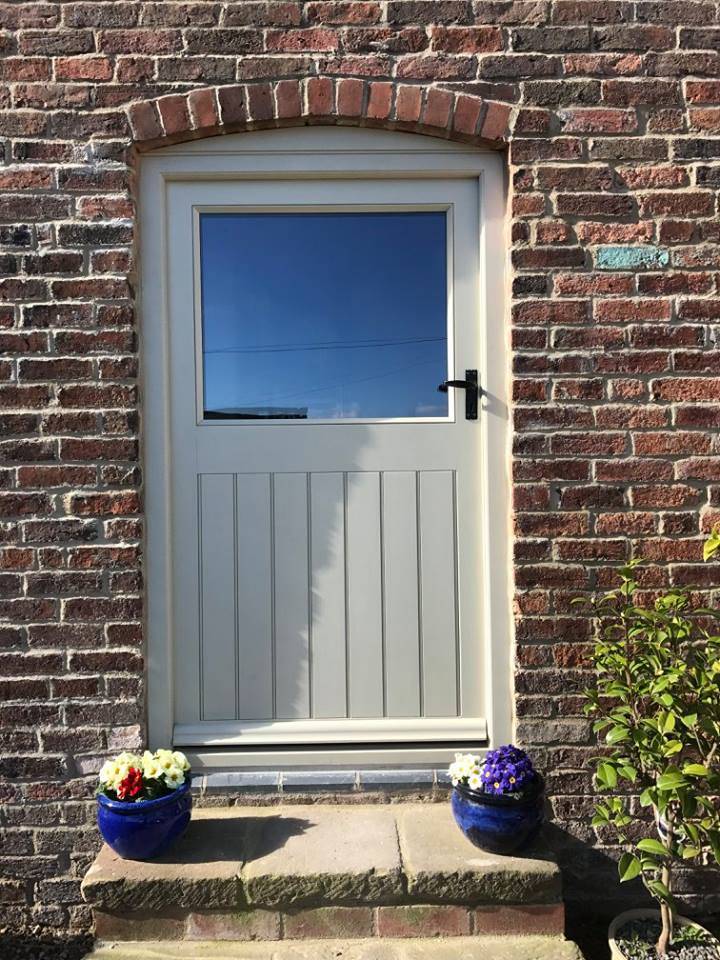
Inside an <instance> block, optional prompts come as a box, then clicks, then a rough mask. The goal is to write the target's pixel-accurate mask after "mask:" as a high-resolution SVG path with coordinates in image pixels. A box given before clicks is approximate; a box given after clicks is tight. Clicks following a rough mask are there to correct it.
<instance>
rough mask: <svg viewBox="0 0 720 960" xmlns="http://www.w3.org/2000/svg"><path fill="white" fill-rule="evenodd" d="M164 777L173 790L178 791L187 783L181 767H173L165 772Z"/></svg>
mask: <svg viewBox="0 0 720 960" xmlns="http://www.w3.org/2000/svg"><path fill="white" fill-rule="evenodd" d="M163 775H164V777H165V783H166V784H167V785H168V787H170V789H171V790H177V788H178V787H181V786H182V785H183V783H185V774H184V773H183V771H182V770H181V769H180V767H171V768H170V769H169V770H165V771H164V774H163Z"/></svg>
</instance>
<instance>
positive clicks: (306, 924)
mask: <svg viewBox="0 0 720 960" xmlns="http://www.w3.org/2000/svg"><path fill="white" fill-rule="evenodd" d="M283 933H284V936H285V938H286V939H290V940H295V939H318V940H322V939H327V938H337V939H344V938H351V939H352V938H364V937H371V936H372V935H373V911H372V908H371V907H317V908H315V909H307V910H297V911H293V912H292V913H286V914H284V916H283Z"/></svg>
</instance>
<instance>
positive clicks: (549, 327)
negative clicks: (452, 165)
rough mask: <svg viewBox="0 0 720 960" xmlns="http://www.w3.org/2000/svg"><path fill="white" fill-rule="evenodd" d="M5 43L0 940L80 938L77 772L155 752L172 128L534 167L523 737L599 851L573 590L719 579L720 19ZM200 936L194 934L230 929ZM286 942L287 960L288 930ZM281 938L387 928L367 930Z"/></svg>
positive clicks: (526, 241) (527, 11) (192, 18)
mask: <svg viewBox="0 0 720 960" xmlns="http://www.w3.org/2000/svg"><path fill="white" fill-rule="evenodd" d="M0 28H1V29H0V81H1V84H0V86H2V89H0V135H2V137H3V140H4V142H5V164H4V166H3V167H2V169H0V192H2V196H1V197H0V221H4V222H0V352H2V358H1V359H0V408H1V409H2V415H1V416H0V433H2V440H0V514H2V515H3V516H2V524H3V533H4V534H5V537H4V546H3V548H2V549H1V550H0V604H1V606H0V614H1V615H2V617H3V619H4V621H5V622H4V623H3V625H2V627H0V649H1V650H2V652H3V655H7V656H8V657H9V658H10V659H8V660H7V669H6V670H5V672H4V674H3V680H2V681H0V698H2V700H3V703H2V704H1V705H0V724H1V725H2V728H3V729H2V731H1V732H0V749H1V750H2V751H3V752H4V753H7V754H9V755H10V757H11V762H10V766H9V767H7V768H6V769H4V770H3V772H4V773H10V774H11V775H12V776H13V777H14V778H16V780H15V781H13V782H12V783H11V782H10V781H9V780H7V779H5V780H3V782H2V783H1V784H0V800H2V801H3V802H4V801H5V800H6V799H7V798H8V797H11V799H12V804H8V803H6V804H5V807H4V808H3V827H4V833H3V842H5V843H6V846H8V856H7V857H6V858H4V859H3V861H2V863H1V864H0V866H1V867H2V868H3V872H4V873H5V874H6V875H7V876H8V879H7V880H5V881H3V883H2V884H0V902H2V905H3V916H2V917H1V918H0V920H2V922H3V923H4V922H6V920H7V918H8V917H11V919H13V922H20V918H21V917H22V918H24V919H23V920H22V922H23V923H25V925H31V924H40V925H41V926H46V927H50V926H52V925H53V924H56V925H60V926H62V925H65V926H67V925H68V924H74V925H76V926H77V927H78V928H79V929H86V928H87V926H88V924H89V922H90V920H89V916H88V914H87V912H83V911H84V908H83V907H81V906H80V904H79V903H78V890H77V880H78V876H79V874H80V873H81V871H82V869H83V867H84V865H85V864H86V863H87V859H88V847H87V842H88V841H87V834H86V832H85V824H86V823H87V822H88V817H89V816H91V807H88V808H87V809H86V807H85V802H86V798H87V799H88V800H89V799H90V794H91V788H90V784H89V781H87V780H83V779H82V778H80V779H78V778H77V777H76V773H77V772H83V773H84V772H85V771H88V770H91V767H92V764H94V763H95V758H96V757H97V758H98V759H99V757H100V755H101V754H102V752H103V750H105V749H106V750H113V749H117V750H119V749H122V748H123V746H124V745H125V744H129V745H130V746H132V748H135V747H136V746H137V747H140V746H142V737H143V732H144V731H143V730H142V729H141V727H140V726H139V724H140V723H141V720H142V716H141V707H140V704H141V703H142V702H143V701H146V700H147V696H148V691H147V689H146V687H145V681H144V678H143V672H142V660H141V651H142V650H143V646H144V642H145V636H144V623H143V619H142V609H143V600H144V596H143V592H142V591H143V587H142V578H141V569H142V564H143V552H142V548H141V544H142V533H143V521H144V517H143V504H142V502H141V498H140V490H141V482H142V471H141V459H140V450H139V445H138V431H139V424H140V422H141V417H142V415H143V414H144V411H143V408H142V396H141V393H140V391H139V389H138V369H139V364H138V360H139V352H140V351H142V342H139V341H138V337H137V334H136V331H137V329H138V321H139V319H140V318H139V317H138V316H137V315H136V310H135V306H134V298H135V296H136V295H137V293H138V286H137V284H138V278H137V276H136V275H135V265H136V264H135V259H136V248H135V247H134V246H133V245H134V243H135V241H136V240H137V239H138V237H140V242H141V243H142V236H141V235H140V234H139V233H138V232H137V231H136V229H135V217H136V211H135V209H134V206H133V204H132V202H131V198H132V197H134V196H135V179H136V175H137V172H138V167H140V168H141V167H142V162H143V161H142V159H141V158H140V159H138V158H137V157H136V156H135V151H134V145H137V147H139V148H140V149H143V148H147V147H154V146H156V145H159V144H160V143H162V142H163V140H164V139H165V137H166V135H167V136H169V137H170V138H171V139H172V141H181V140H185V139H195V138H198V136H199V135H205V134H207V135H211V134H216V133H223V132H228V133H230V132H233V131H235V130H243V129H245V128H246V126H247V125H250V126H252V125H253V124H256V125H259V126H275V125H283V126H285V125H288V124H293V123H303V122H307V121H308V120H311V121H313V122H320V123H331V122H334V121H335V120H338V121H339V122H342V123H345V124H352V125H364V124H367V125H372V126H388V127H391V128H392V127H394V126H397V127H398V128H400V129H404V130H416V131H417V130H418V129H422V130H424V132H426V133H432V134H434V135H436V136H441V137H445V138H450V139H457V140H461V141H468V140H470V141H472V142H475V143H477V142H484V143H486V144H489V145H490V146H493V147H497V146H500V145H502V144H503V143H504V142H508V143H509V154H508V156H507V164H508V167H509V169H508V177H507V179H508V183H509V184H510V186H509V194H510V196H509V197H508V209H509V211H510V212H509V220H510V222H509V224H508V231H507V237H508V245H509V247H510V257H509V259H510V267H509V269H508V274H509V276H508V278H507V280H508V283H507V288H508V291H511V295H512V296H511V297H510V296H509V297H508V303H507V305H506V308H505V313H506V318H507V323H508V328H509V329H508V337H507V339H508V340H509V341H510V340H511V341H512V356H511V357H508V359H507V365H508V368H510V367H512V372H513V383H512V396H513V430H514V433H513V437H512V449H513V453H512V456H513V462H512V475H513V478H514V479H513V483H514V488H513V490H512V499H513V504H514V510H515V517H514V523H515V534H514V542H513V544H512V552H513V556H514V564H515V569H514V580H515V585H516V596H515V605H516V612H517V615H518V616H517V625H516V634H515V635H516V641H517V661H518V665H519V668H520V670H519V673H518V680H517V685H516V694H517V695H516V701H515V707H516V713H517V716H518V722H517V729H516V736H518V737H521V738H524V740H525V742H526V744H527V745H528V746H529V747H530V749H531V750H533V752H534V753H535V754H536V756H537V758H538V761H539V763H541V764H544V766H545V769H546V772H547V774H548V784H549V787H550V790H551V793H552V794H553V798H552V804H553V810H554V812H555V815H556V817H558V818H560V820H561V822H562V828H563V830H567V831H569V832H571V833H574V834H575V835H576V837H577V838H580V837H581V836H582V837H585V836H586V835H587V826H586V820H587V817H588V815H589V814H588V811H589V809H590V806H589V798H588V796H587V793H588V791H589V790H590V785H589V783H588V781H587V775H586V769H585V767H586V764H587V759H588V757H589V756H591V755H592V752H593V749H594V748H593V747H592V745H591V741H590V739H589V734H590V731H589V726H588V723H587V721H586V720H585V719H584V718H583V717H582V716H581V700H580V697H579V695H578V689H579V686H580V676H581V674H582V672H583V671H585V670H586V669H587V665H588V661H587V656H588V649H589V648H588V645H587V640H588V633H587V625H586V624H584V623H583V626H581V625H580V624H579V622H578V620H577V619H576V618H575V617H574V616H573V615H572V614H570V613H568V611H569V610H570V601H571V599H572V596H573V595H574V594H575V593H577V592H579V591H584V590H587V589H589V588H590V587H591V586H600V587H602V586H604V585H607V586H608V587H609V586H611V585H613V580H612V574H611V571H610V568H611V567H612V566H613V565H615V564H616V563H617V562H618V561H619V560H620V559H623V558H624V557H625V556H626V555H628V553H627V545H628V542H629V541H630V540H632V541H633V543H632V549H633V552H634V553H635V554H637V555H640V554H644V555H645V556H647V557H648V558H650V559H651V560H652V565H651V568H650V571H649V572H648V573H647V574H646V575H647V576H651V579H650V580H649V581H648V587H649V589H652V588H657V587H659V586H662V585H663V584H665V583H669V582H670V577H671V573H672V578H673V582H676V583H682V582H688V583H690V582H694V583H700V584H701V585H702V586H707V587H709V588H713V587H717V585H718V580H719V578H718V571H717V568H713V567H711V566H710V565H707V566H702V565H701V563H699V562H698V561H699V553H698V547H699V544H700V543H701V535H702V532H703V531H706V530H707V529H709V527H708V524H709V523H710V522H711V520H712V518H713V517H714V516H717V515H720V484H718V482H717V475H718V469H719V466H718V457H717V449H718V447H717V440H716V436H717V431H718V429H719V428H720V413H718V410H719V407H720V405H719V404H718V400H719V399H720V388H719V387H718V380H719V378H720V350H717V349H716V348H715V346H716V345H715V343H714V339H713V338H714V327H715V325H716V324H717V320H718V318H719V315H720V307H719V306H718V304H719V303H720V300H719V298H718V286H717V274H718V271H719V270H720V228H718V225H717V212H718V210H717V200H716V196H717V191H718V189H720V82H719V81H718V80H717V76H718V74H719V73H720V40H719V39H718V37H720V27H718V21H717V10H716V4H715V3H714V2H712V0H692V2H690V3H686V2H682V0H640V2H632V0H605V2H602V0H473V2H472V3H471V2H470V0H389V2H388V3H387V4H385V5H383V4H381V3H379V2H377V0H310V2H308V3H306V4H304V5H302V4H298V3H295V2H289V0H287V2H286V0H276V2H272V3H267V2H265V0H242V2H235V0H231V2H228V3H219V2H209V3H208V2H200V0H179V2H174V3H167V2H152V0H151V2H140V0H118V2H115V3H103V2H97V3H96V2H82V3H75V2H72V3H35V2H32V3H25V4H17V3H5V4H2V5H0ZM428 143H429V144H430V145H432V141H428ZM503 156H504V155H503ZM365 266H366V269H367V270H372V264H371V263H370V265H369V266H368V265H367V264H366V265H365ZM141 282H143V281H142V280H141ZM141 320H142V323H143V324H146V323H147V322H148V318H145V317H143V318H141ZM501 362H504V361H501ZM701 515H702V524H701V523H700V519H699V518H700V516H701ZM668 564H669V565H670V568H669V567H668ZM670 570H671V572H670ZM108 618H110V619H108ZM18 670H25V671H27V673H26V674H22V673H19V672H17V671H18ZM66 670H72V671H74V672H72V673H66V672H65V671H66ZM43 671H44V672H43ZM581 770H582V771H583V772H582V773H580V771H581ZM13 791H14V792H13ZM71 808H72V809H71ZM61 809H62V810H64V811H65V812H64V813H63V819H62V821H61V820H60V811H61ZM80 809H82V810H86V812H85V813H82V814H80V813H75V812H74V811H75V810H80ZM41 810H42V811H43V812H42V813H41V812H39V811H41ZM7 811H25V812H24V813H23V812H20V813H15V812H11V813H9V812H7ZM13 818H14V819H13ZM29 830H37V831H39V834H38V837H37V844H36V847H35V848H34V849H30V848H28V836H29V834H28V831H29ZM40 833H41V834H42V836H40ZM6 837H7V840H6ZM592 840H593V842H594V840H595V838H594V837H593V838H592ZM574 842H577V841H574ZM73 848H74V849H73ZM575 849H576V848H575ZM11 850H12V851H14V852H13V853H10V851H11ZM21 850H22V851H24V852H22V853H21V852H20V851H21ZM42 851H47V852H46V853H43V852H42ZM55 851H57V853H56V852H55ZM566 859H568V857H566ZM570 876H571V878H572V881H573V882H572V884H571V886H572V893H573V898H576V899H577V900H578V902H580V901H583V899H585V901H586V902H592V903H593V905H594V904H595V902H596V898H595V899H593V898H592V897H588V896H587V891H586V890H585V889H584V887H583V883H584V880H583V879H582V878H581V880H580V881H578V872H577V870H575V869H574V867H573V865H572V864H571V874H570ZM576 888H577V890H576ZM700 902H701V901H700V900H699V899H698V898H697V896H696V899H695V900H693V901H692V903H691V908H692V909H691V912H694V913H697V914H698V915H700V914H702V912H703V910H702V909H700V908H699V906H698V905H699V904H700ZM704 902H705V903H706V904H709V903H710V902H711V898H709V897H706V899H705V901H704ZM712 902H713V903H714V904H715V907H717V904H718V901H717V897H715V900H714V901H712ZM382 909H383V910H384V911H386V912H385V913H384V915H383V916H378V917H377V918H376V919H375V922H376V923H377V924H378V925H380V924H384V925H386V926H387V928H388V930H389V931H392V930H395V931H399V930H408V929H409V926H408V924H409V923H410V920H411V919H413V918H414V919H415V920H417V921H418V922H420V921H422V922H421V923H420V927H422V926H423V924H425V927H424V929H426V930H428V931H429V933H439V934H442V933H456V932H459V931H462V932H469V931H471V932H476V933H495V934H504V933H506V932H508V931H511V932H518V931H522V932H526V933H540V934H545V933H553V934H556V933H559V932H561V929H562V928H561V923H562V918H561V917H560V916H559V915H556V914H555V913H553V911H552V909H550V908H545V907H539V908H534V909H533V910H532V911H523V912H522V913H518V912H517V909H518V908H503V909H502V910H497V909H496V908H492V909H490V908H479V909H478V910H477V911H474V912H473V919H472V924H471V923H470V920H469V918H468V916H467V915H466V914H463V913H457V914H455V913H444V914H442V915H441V914H439V913H437V908H435V907H432V908H423V909H424V912H423V911H421V912H420V913H417V909H416V912H415V913H414V914H413V915H412V917H411V914H410V913H408V911H407V910H405V909H403V908H400V907H384V908H382ZM452 909H453V910H455V909H456V908H452ZM5 911H10V912H9V913H6V912H5ZM327 911H330V912H327ZM428 911H429V912H428ZM433 911H435V913H433ZM546 911H547V912H546ZM706 912H708V911H706ZM193 918H194V919H193V921H192V924H194V926H193V925H192V924H191V926H192V929H193V930H194V931H195V933H194V934H192V935H197V936H201V935H202V936H210V938H212V937H213V936H219V935H221V934H223V935H225V934H228V930H229V929H230V928H228V927H227V925H225V926H223V923H221V922H220V921H219V920H218V918H217V916H215V915H213V914H197V915H193ZM265 919H266V920H267V925H266V926H265V927H263V928H262V930H261V931H260V932H261V933H262V936H263V937H267V938H272V937H274V936H279V931H280V929H281V919H280V918H279V917H278V916H276V915H274V914H273V915H268V918H265ZM393 924H394V927H393ZM468 924H470V925H469V926H468ZM282 925H284V928H285V933H286V935H287V934H288V932H292V930H293V929H296V930H297V932H298V935H305V936H308V935H310V933H313V935H325V934H323V933H322V930H323V929H325V930H327V931H335V932H334V934H333V935H337V936H345V935H347V936H350V935H353V936H355V935H357V936H365V935H366V934H367V932H368V931H369V930H370V929H371V926H370V921H369V919H368V913H367V912H365V911H361V910H359V908H355V907H348V908H344V910H343V912H339V913H337V914H334V913H333V912H332V910H331V909H330V908H319V909H313V910H298V911H293V912H292V913H290V914H288V915H287V916H285V917H283V918H282ZM293 925H295V927H293ZM323 925H324V927H323ZM231 926H232V924H231ZM240 926H242V924H240V925H238V924H235V933H234V935H238V936H239V934H238V930H239V927H240ZM410 926H413V924H410ZM414 928H415V927H414V926H413V929H414ZM450 928H452V929H450ZM178 929H179V928H178ZM243 929H245V928H244V927H243ZM302 931H305V932H304V933H303V932H302ZM387 935H394V934H393V933H392V932H389V933H388V934H387ZM240 938H241V939H242V937H240Z"/></svg>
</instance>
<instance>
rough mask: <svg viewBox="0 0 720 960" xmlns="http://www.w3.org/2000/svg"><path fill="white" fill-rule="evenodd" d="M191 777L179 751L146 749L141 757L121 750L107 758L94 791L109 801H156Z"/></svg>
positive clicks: (184, 757)
mask: <svg viewBox="0 0 720 960" xmlns="http://www.w3.org/2000/svg"><path fill="white" fill-rule="evenodd" d="M189 779H190V764H189V763H188V760H187V757H186V756H185V754H184V753H181V752H180V751H179V750H156V751H155V753H151V752H150V751H149V750H146V751H145V753H143V755H142V756H139V755H138V754H135V753H121V754H120V755H119V756H117V757H115V759H114V760H107V761H106V762H105V763H104V764H103V766H102V769H101V770H100V773H99V775H98V780H99V784H98V788H97V791H96V792H97V793H101V794H103V795H104V796H106V797H108V798H109V799H110V800H124V801H126V802H128V803H134V802H135V801H136V800H155V799H157V798H158V797H164V796H166V795H167V794H168V793H172V791H173V790H177V789H178V787H181V786H182V785H183V784H184V783H187V782H188V781H189Z"/></svg>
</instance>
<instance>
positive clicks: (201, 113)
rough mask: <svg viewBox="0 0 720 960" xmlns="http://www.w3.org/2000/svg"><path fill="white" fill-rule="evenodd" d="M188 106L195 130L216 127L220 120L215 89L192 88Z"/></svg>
mask: <svg viewBox="0 0 720 960" xmlns="http://www.w3.org/2000/svg"><path fill="white" fill-rule="evenodd" d="M188 107H189V110H190V116H191V118H192V127H193V129H194V130H202V129H206V128H212V127H216V126H217V125H218V123H219V122H220V117H219V112H218V104H217V98H216V95H215V90H214V89H212V88H208V89H205V90H191V91H190V93H189V94H188Z"/></svg>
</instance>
